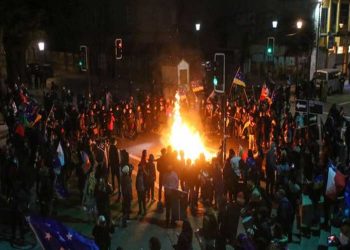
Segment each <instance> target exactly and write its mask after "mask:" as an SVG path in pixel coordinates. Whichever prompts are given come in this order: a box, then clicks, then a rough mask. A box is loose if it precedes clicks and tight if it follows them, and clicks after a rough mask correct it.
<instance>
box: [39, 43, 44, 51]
mask: <svg viewBox="0 0 350 250" xmlns="http://www.w3.org/2000/svg"><path fill="white" fill-rule="evenodd" d="M38 48H39V51H44V50H45V43H44V42H38Z"/></svg>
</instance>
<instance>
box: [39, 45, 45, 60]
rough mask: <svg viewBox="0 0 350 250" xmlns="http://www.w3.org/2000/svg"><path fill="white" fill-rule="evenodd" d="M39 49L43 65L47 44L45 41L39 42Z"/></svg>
mask: <svg viewBox="0 0 350 250" xmlns="http://www.w3.org/2000/svg"><path fill="white" fill-rule="evenodd" d="M38 48H39V53H40V55H39V56H40V62H41V63H43V61H44V60H43V54H44V51H45V42H43V41H40V42H38Z"/></svg>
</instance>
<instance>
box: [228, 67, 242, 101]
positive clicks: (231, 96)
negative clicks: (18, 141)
mask: <svg viewBox="0 0 350 250" xmlns="http://www.w3.org/2000/svg"><path fill="white" fill-rule="evenodd" d="M240 69H241V67H238V69H237V71H236V74H235V76H234V77H233V80H232V83H231V88H230V98H231V97H232V87H233V84H234V81H235V78H236V76H237V74H238V72H239V70H240Z"/></svg>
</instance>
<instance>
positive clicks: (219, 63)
mask: <svg viewBox="0 0 350 250" xmlns="http://www.w3.org/2000/svg"><path fill="white" fill-rule="evenodd" d="M213 85H214V91H215V92H216V93H225V54H224V53H215V55H214V68H213Z"/></svg>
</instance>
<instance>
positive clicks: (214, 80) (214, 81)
mask: <svg viewBox="0 0 350 250" xmlns="http://www.w3.org/2000/svg"><path fill="white" fill-rule="evenodd" d="M213 84H214V85H215V86H217V85H218V78H217V77H216V76H214V78H213Z"/></svg>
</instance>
